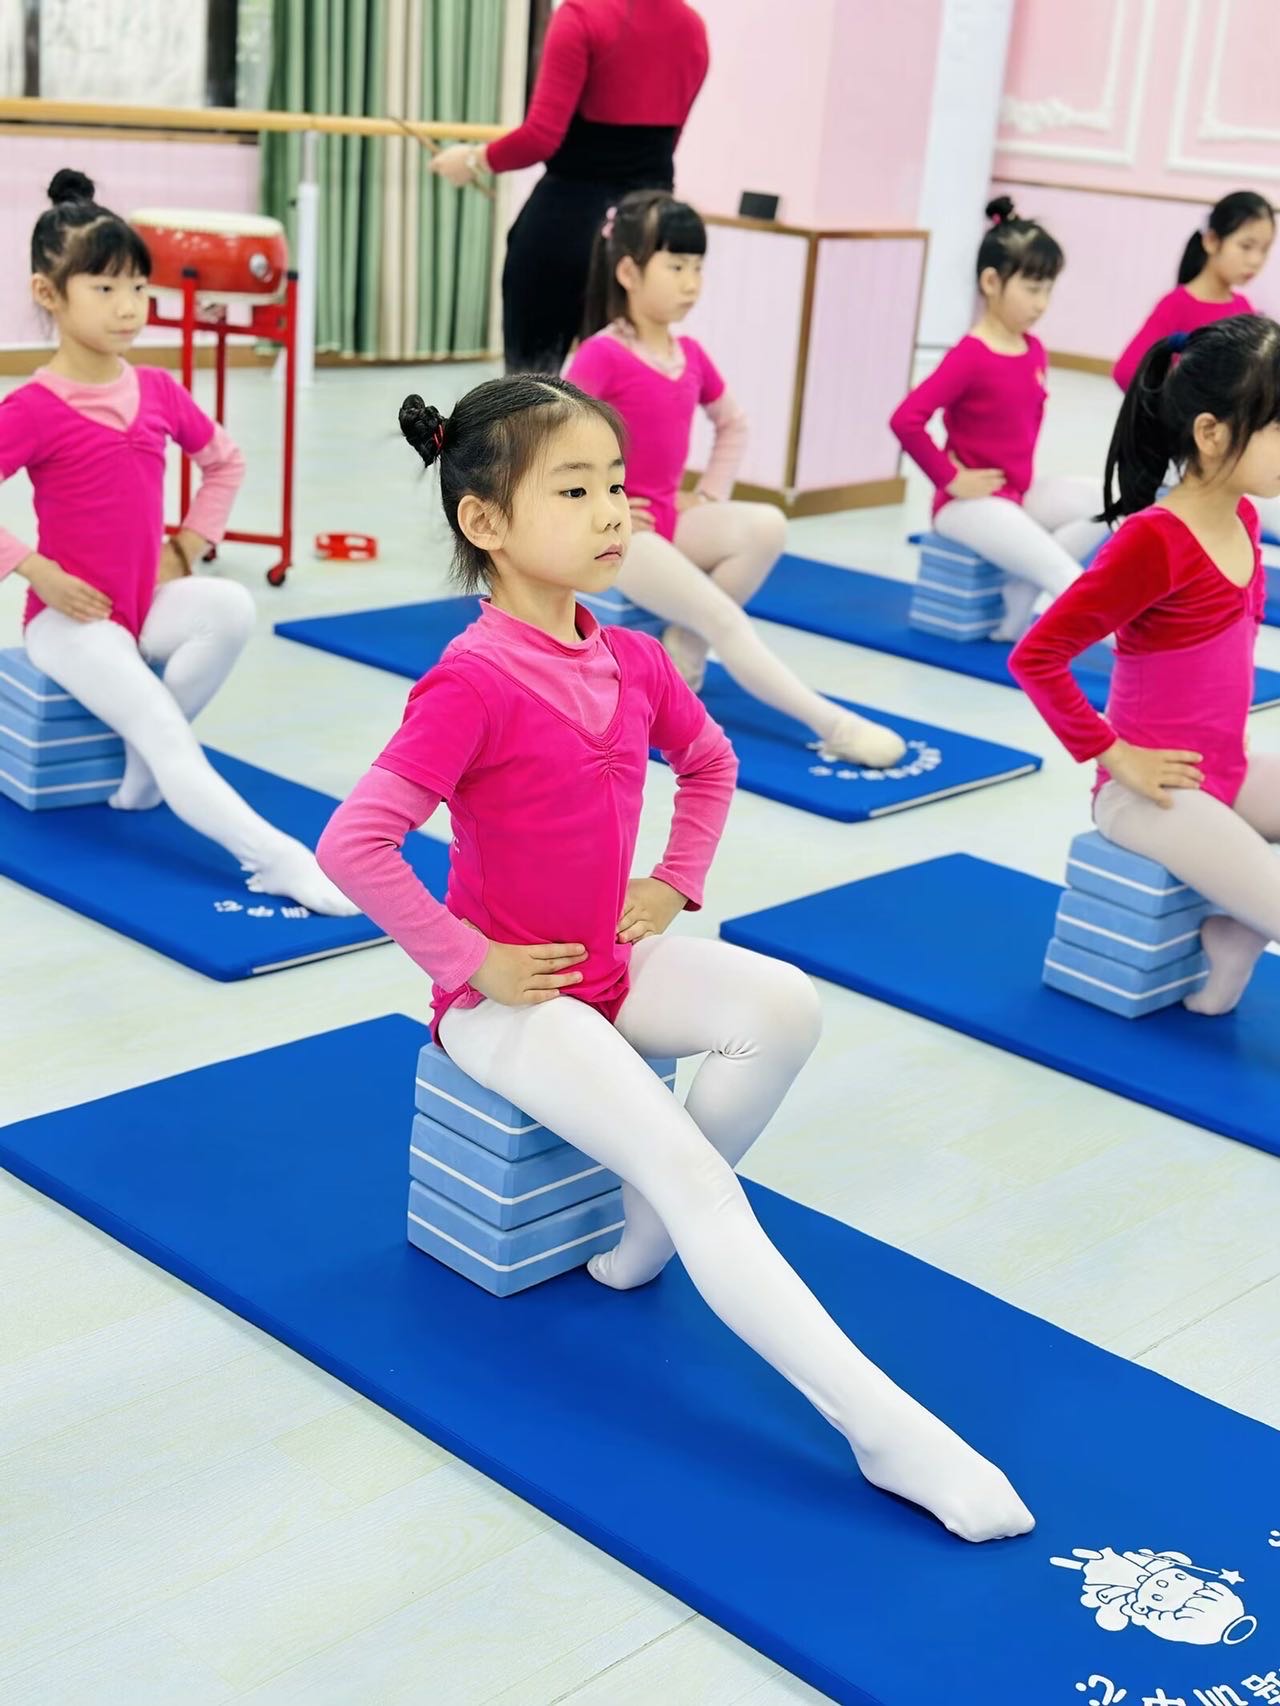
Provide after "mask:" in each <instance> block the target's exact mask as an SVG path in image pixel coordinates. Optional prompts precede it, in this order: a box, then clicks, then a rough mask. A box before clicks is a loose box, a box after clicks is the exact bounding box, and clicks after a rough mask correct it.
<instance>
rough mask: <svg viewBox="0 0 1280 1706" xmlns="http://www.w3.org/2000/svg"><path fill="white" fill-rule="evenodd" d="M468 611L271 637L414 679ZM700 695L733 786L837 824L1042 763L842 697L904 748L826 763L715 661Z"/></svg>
mask: <svg viewBox="0 0 1280 1706" xmlns="http://www.w3.org/2000/svg"><path fill="white" fill-rule="evenodd" d="M475 612H476V603H475V600H474V599H471V598H444V599H437V600H434V601H433V602H431V603H429V604H402V605H398V606H395V607H393V608H391V609H384V610H361V611H355V612H353V613H352V614H351V615H348V616H312V617H308V618H306V619H305V620H303V621H299V622H279V623H277V624H276V633H277V634H280V635H282V636H283V638H285V639H287V640H298V641H300V642H301V643H302V644H303V645H305V646H316V647H318V648H319V650H321V651H326V652H333V653H334V654H335V655H336V656H338V657H344V658H351V659H353V660H354V661H355V662H356V663H365V664H371V665H372V666H373V667H374V668H375V669H388V670H391V671H393V672H394V673H395V674H397V675H404V676H408V677H409V678H410V680H413V681H416V680H417V679H418V677H419V676H421V675H423V674H425V672H426V671H427V670H428V669H429V668H430V667H431V665H432V664H433V663H434V662H435V661H436V659H437V658H438V657H439V656H440V654H441V652H442V651H443V650H444V648H445V647H446V646H447V645H448V643H449V641H450V640H452V639H453V638H454V637H455V635H457V634H459V633H460V632H461V631H462V629H463V628H465V627H466V626H467V625H468V623H470V622H472V621H474V620H475ZM702 698H703V701H704V703H705V704H706V707H707V709H708V710H709V711H710V713H711V715H712V716H713V717H714V718H715V719H716V721H717V722H718V723H720V724H721V725H722V726H723V727H724V729H725V730H726V731H727V732H728V735H729V738H730V739H731V740H732V742H733V746H734V750H735V752H736V753H737V755H738V764H739V772H738V786H739V787H740V788H744V789H746V790H747V792H748V793H752V794H761V795H763V797H764V798H765V799H767V800H778V801H780V802H781V803H782V804H783V805H787V806H795V807H797V808H798V809H799V810H801V811H807V812H813V813H815V814H816V815H817V816H819V817H827V818H834V819H835V820H836V821H837V822H839V823H857V822H861V821H863V820H865V819H867V818H873V817H884V816H885V815H887V814H888V813H890V812H899V811H905V810H907V809H908V807H910V806H920V805H925V804H926V803H927V802H928V801H930V800H939V799H945V798H946V797H947V796H948V795H951V794H966V793H968V792H970V791H971V790H972V789H974V788H985V787H989V786H990V785H991V784H993V783H995V782H1009V781H1012V780H1013V779H1014V777H1017V776H1027V775H1030V774H1031V773H1032V772H1033V771H1035V770H1038V769H1039V768H1040V764H1041V760H1040V759H1039V758H1038V757H1037V756H1036V755H1035V754H1034V753H1030V752H1021V751H1019V750H1018V748H1016V747H1012V746H1000V745H998V744H997V743H996V742H994V741H987V740H975V739H974V738H973V737H972V736H970V735H962V734H956V733H955V732H954V731H953V730H951V729H940V728H937V727H935V726H934V725H933V724H932V723H919V722H915V721H914V720H912V719H911V718H907V717H900V716H898V715H897V714H896V713H895V712H891V711H882V710H878V709H877V708H876V707H875V706H871V705H857V704H854V703H853V701H852V700H849V699H842V700H840V701H839V702H840V703H841V704H842V705H847V706H849V708H850V709H851V710H855V711H857V712H859V713H860V714H861V715H863V716H866V717H870V718H872V720H873V721H876V722H885V723H889V724H890V725H891V726H892V727H893V728H895V729H896V730H897V731H898V732H899V734H901V736H902V738H903V739H904V740H905V741H906V742H907V753H906V755H905V757H904V758H903V761H902V763H901V765H898V766H895V767H894V769H892V770H887V771H886V770H863V769H859V768H858V767H857V766H856V765H855V766H850V765H847V764H839V763H831V762H828V761H827V760H825V759H824V758H823V757H822V756H821V754H820V753H818V752H816V751H813V750H811V746H812V743H813V737H812V735H811V734H810V731H809V730H808V729H806V728H805V727H804V725H803V724H801V723H797V722H794V721H793V720H792V719H791V718H790V717H785V716H783V715H782V714H781V712H778V711H774V710H771V709H770V708H769V707H768V706H767V705H762V704H760V702H759V701H758V700H756V699H753V698H752V697H751V696H750V694H747V693H744V692H743V691H742V689H741V688H740V687H738V686H737V685H736V684H735V683H734V682H733V681H731V680H730V678H729V676H728V675H726V673H725V672H724V670H723V669H721V668H720V667H719V665H717V664H712V665H711V667H710V668H709V669H708V671H707V680H706V686H705V688H704V689H703V693H702Z"/></svg>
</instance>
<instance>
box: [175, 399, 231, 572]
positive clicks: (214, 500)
mask: <svg viewBox="0 0 1280 1706" xmlns="http://www.w3.org/2000/svg"><path fill="white" fill-rule="evenodd" d="M192 460H193V461H194V462H195V465H196V467H197V468H199V470H200V475H201V479H200V489H199V491H198V492H197V493H196V495H195V497H194V498H192V500H191V508H190V509H189V510H188V511H187V513H186V515H185V516H184V517H183V518H182V525H183V526H184V527H189V528H190V529H191V531H192V532H193V533H198V534H199V535H200V537H201V538H202V539H207V540H208V541H209V543H210V544H211V545H216V544H217V543H218V541H219V539H221V538H222V536H223V534H224V533H225V532H226V531H227V517H228V516H229V515H230V514H231V506H232V504H233V503H234V502H235V497H236V493H237V492H238V491H239V490H240V482H241V481H242V480H243V479H244V457H243V456H242V455H241V454H240V451H239V449H238V448H237V446H236V445H235V444H234V443H233V442H232V440H231V439H230V438H229V437H228V436H227V433H226V431H225V430H224V428H222V427H220V426H215V427H214V429H213V437H212V438H211V439H210V440H209V442H208V444H206V445H205V447H204V449H203V450H197V451H196V453H195V455H194V457H193V458H192Z"/></svg>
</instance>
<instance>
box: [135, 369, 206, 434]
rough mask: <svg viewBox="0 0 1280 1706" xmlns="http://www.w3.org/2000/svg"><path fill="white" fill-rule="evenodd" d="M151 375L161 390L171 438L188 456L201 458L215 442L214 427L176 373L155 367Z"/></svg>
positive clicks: (151, 370)
mask: <svg viewBox="0 0 1280 1706" xmlns="http://www.w3.org/2000/svg"><path fill="white" fill-rule="evenodd" d="M149 371H150V372H151V373H152V374H154V375H155V377H156V380H157V382H158V383H159V385H160V387H161V391H162V396H163V405H164V410H165V420H166V424H167V426H168V428H169V437H170V438H171V439H173V441H174V443H175V444H177V445H179V446H180V447H181V449H182V450H183V451H184V452H185V453H186V454H187V455H188V456H198V455H199V453H200V452H201V451H202V450H203V449H205V447H206V446H207V445H208V444H210V443H211V442H212V439H213V435H214V423H213V422H212V421H211V420H210V419H209V417H208V415H206V414H205V412H204V410H203V409H202V408H201V407H200V406H199V404H198V403H197V402H196V400H195V398H194V397H193V396H192V395H191V393H190V391H188V390H187V389H186V387H185V386H182V385H179V383H178V381H177V380H176V379H175V378H174V377H173V375H172V373H169V372H167V371H166V369H164V368H163V367H153V368H151V369H150V370H149Z"/></svg>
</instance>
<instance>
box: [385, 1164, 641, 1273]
mask: <svg viewBox="0 0 1280 1706" xmlns="http://www.w3.org/2000/svg"><path fill="white" fill-rule="evenodd" d="M622 1225H623V1214H622V1192H621V1191H606V1192H605V1193H604V1194H603V1195H602V1196H598V1197H592V1198H591V1199H590V1200H589V1201H588V1202H582V1203H577V1204H575V1205H574V1207H572V1208H563V1209H561V1210H560V1212H559V1213H558V1214H550V1215H547V1216H545V1217H544V1218H543V1219H542V1220H535V1221H533V1222H532V1223H531V1224H530V1225H528V1226H517V1227H514V1228H513V1229H512V1230H511V1231H509V1232H502V1231H499V1230H498V1228H496V1227H493V1226H487V1225H486V1224H485V1222H484V1221H483V1220H481V1219H480V1218H479V1217H478V1216H477V1215H474V1214H470V1213H469V1212H468V1211H467V1210H466V1209H465V1208H459V1206H458V1205H457V1203H453V1202H450V1201H449V1200H448V1199H447V1198H446V1197H442V1196H440V1195H439V1194H438V1193H437V1192H435V1191H432V1190H428V1189H427V1187H426V1186H425V1185H423V1184H420V1183H419V1181H418V1180H417V1179H414V1180H412V1181H411V1183H410V1185H409V1242H410V1243H411V1244H413V1245H414V1246H415V1247H416V1248H417V1249H419V1250H422V1251H424V1252H425V1253H426V1254H427V1255H428V1256H434V1257H435V1258H436V1260H437V1261H439V1262H443V1263H444V1264H445V1266H446V1267H450V1268H452V1269H453V1271H454V1272H455V1273H458V1274H461V1275H462V1276H463V1278H464V1279H469V1280H474V1282H475V1283H476V1285H478V1286H482V1287H483V1288H484V1290H485V1291H488V1292H491V1293H492V1294H493V1296H494V1297H511V1296H513V1295H514V1294H515V1293H516V1292H518V1291H527V1290H528V1289H529V1287H530V1286H534V1285H540V1284H541V1283H542V1282H543V1281H544V1280H549V1279H554V1278H555V1277H556V1276H557V1275H558V1274H566V1273H568V1272H569V1270H570V1269H571V1268H580V1267H583V1266H585V1264H586V1263H587V1262H589V1261H590V1260H591V1258H592V1256H598V1255H600V1254H602V1253H603V1252H604V1251H605V1250H610V1249H612V1248H613V1246H614V1245H615V1244H616V1243H617V1242H618V1239H619V1237H620V1236H621V1234H622Z"/></svg>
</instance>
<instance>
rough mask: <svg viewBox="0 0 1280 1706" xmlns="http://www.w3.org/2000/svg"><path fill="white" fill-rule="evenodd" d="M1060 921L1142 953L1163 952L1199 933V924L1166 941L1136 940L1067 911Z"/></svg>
mask: <svg viewBox="0 0 1280 1706" xmlns="http://www.w3.org/2000/svg"><path fill="white" fill-rule="evenodd" d="M1062 922H1063V923H1064V924H1070V925H1073V926H1074V928H1075V929H1077V930H1088V931H1090V932H1092V934H1093V935H1095V936H1105V937H1106V938H1107V940H1108V942H1123V943H1124V945H1125V947H1126V948H1140V949H1141V950H1142V952H1143V953H1144V954H1163V953H1164V951H1165V949H1166V948H1174V947H1176V946H1177V945H1178V943H1179V942H1194V941H1195V939H1196V937H1197V936H1198V935H1199V934H1200V927H1199V925H1197V926H1196V928H1195V929H1194V930H1184V931H1183V932H1182V934H1181V936H1170V938H1169V940H1168V941H1167V942H1158V943H1155V944H1154V945H1153V944H1152V943H1150V942H1138V941H1135V939H1134V938H1133V937H1132V936H1122V935H1121V934H1120V932H1119V931H1118V930H1104V929H1103V928H1102V926H1101V924H1086V923H1085V922H1084V920H1083V919H1082V918H1073V917H1072V916H1071V914H1070V913H1069V912H1066V913H1063V915H1062Z"/></svg>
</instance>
